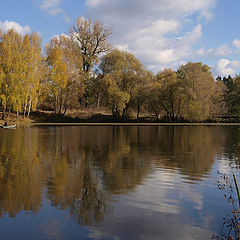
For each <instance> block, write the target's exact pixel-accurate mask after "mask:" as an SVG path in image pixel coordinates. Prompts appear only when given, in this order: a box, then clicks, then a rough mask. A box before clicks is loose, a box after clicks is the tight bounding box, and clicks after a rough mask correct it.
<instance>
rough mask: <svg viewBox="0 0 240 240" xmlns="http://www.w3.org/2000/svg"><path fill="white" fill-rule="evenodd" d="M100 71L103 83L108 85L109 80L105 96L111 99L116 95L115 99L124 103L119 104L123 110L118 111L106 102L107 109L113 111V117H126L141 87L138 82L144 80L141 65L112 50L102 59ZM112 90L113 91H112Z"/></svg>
mask: <svg viewBox="0 0 240 240" xmlns="http://www.w3.org/2000/svg"><path fill="white" fill-rule="evenodd" d="M100 69H101V71H102V75H103V78H104V79H105V82H106V81H107V82H108V83H109V79H111V81H110V82H111V84H109V85H108V86H109V88H108V87H106V88H105V90H106V96H109V97H111V98H113V95H114V94H116V96H115V97H116V98H117V99H122V100H121V101H122V102H123V103H124V105H122V104H121V106H123V108H121V109H119V108H118V107H115V108H113V107H114V105H112V104H111V102H108V104H110V105H109V107H110V108H111V109H112V110H113V109H114V112H113V113H114V114H115V115H117V116H120V115H121V116H122V117H126V116H127V113H128V109H129V107H130V105H131V103H133V101H134V99H135V98H136V97H137V93H138V87H139V86H141V84H140V82H142V81H143V80H144V79H145V78H144V76H145V73H146V71H145V70H144V67H143V65H142V64H141V62H140V61H139V60H138V59H137V58H136V57H135V56H134V55H132V54H130V53H128V52H124V51H119V50H113V51H111V52H110V53H108V54H106V55H105V56H103V57H102V59H101V64H100ZM106 79H107V80H106ZM113 86H114V87H113ZM113 89H115V90H114V91H113ZM118 101H120V100H118Z"/></svg>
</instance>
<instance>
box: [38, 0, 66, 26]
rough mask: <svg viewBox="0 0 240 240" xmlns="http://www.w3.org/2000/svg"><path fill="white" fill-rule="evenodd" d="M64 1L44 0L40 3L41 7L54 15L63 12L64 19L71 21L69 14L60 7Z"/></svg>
mask: <svg viewBox="0 0 240 240" xmlns="http://www.w3.org/2000/svg"><path fill="white" fill-rule="evenodd" d="M62 2H63V0H42V4H41V5H40V8H41V9H42V10H43V11H45V12H47V13H48V14H49V15H52V16H56V15H58V14H62V15H63V18H64V21H65V22H69V21H70V19H69V17H68V15H67V14H66V13H65V11H64V10H63V9H62V8H60V7H59V6H60V4H61V3H62Z"/></svg>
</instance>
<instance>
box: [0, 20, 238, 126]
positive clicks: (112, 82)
mask: <svg viewBox="0 0 240 240" xmlns="http://www.w3.org/2000/svg"><path fill="white" fill-rule="evenodd" d="M110 35H111V29H110V28H108V27H107V26H104V25H103V24H101V23H100V22H98V21H92V20H91V19H84V18H78V19H77V21H76V23H75V24H74V25H73V26H72V27H70V29H69V31H68V34H63V35H60V36H55V37H53V38H52V39H51V40H50V42H49V43H48V44H46V46H45V49H44V51H43V50H42V40H41V37H40V36H39V35H38V34H36V33H31V34H26V35H25V36H22V35H20V34H19V33H17V32H16V31H15V30H14V29H11V30H8V31H7V32H1V31H0V107H1V109H2V118H3V119H4V118H5V116H6V113H7V112H11V111H12V112H16V113H17V115H18V114H23V116H24V117H28V116H29V114H30V113H31V112H32V111H36V110H46V109H47V110H51V111H52V113H53V114H56V115H62V114H63V115H64V114H65V113H66V112H67V110H71V109H80V108H89V107H92V106H95V107H96V108H99V107H104V108H108V109H109V110H110V111H111V112H112V115H113V117H114V118H116V119H127V118H128V117H129V115H130V114H131V112H135V113H136V118H137V119H139V117H140V113H141V112H142V111H143V110H144V111H145V112H148V113H149V114H154V115H155V117H156V120H160V119H161V120H165V121H170V122H178V121H206V120H214V119H216V116H220V115H237V116H238V115H239V116H240V94H239V93H240V76H236V77H233V78H232V77H231V76H229V77H228V78H226V77H224V78H222V77H220V76H219V77H218V78H217V79H216V80H215V79H214V77H213V75H212V73H211V69H210V67H209V66H208V65H206V64H202V63H200V62H198V63H193V62H189V63H187V64H185V65H182V66H180V67H179V68H178V69H177V70H176V71H174V70H172V69H170V68H169V69H164V70H161V71H159V72H158V73H157V74H155V73H153V72H151V71H148V70H147V69H146V67H145V66H144V65H143V64H142V63H141V62H140V61H139V59H137V58H136V57H135V56H134V55H133V54H131V53H129V52H126V51H120V50H118V49H115V48H114V47H113V46H112V45H111V44H110V43H109V41H108V39H109V36H110Z"/></svg>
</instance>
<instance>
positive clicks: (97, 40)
mask: <svg viewBox="0 0 240 240" xmlns="http://www.w3.org/2000/svg"><path fill="white" fill-rule="evenodd" d="M110 34H111V30H110V28H108V27H106V26H104V25H103V24H102V23H100V22H98V21H92V20H91V19H85V18H82V17H79V18H78V19H77V21H76V23H75V24H74V25H73V26H72V27H71V28H70V31H69V36H70V37H71V39H72V42H73V43H74V44H75V47H76V49H77V50H78V51H79V53H80V55H81V61H80V63H81V66H80V70H81V74H82V75H83V77H84V83H85V91H84V97H83V101H84V102H85V106H89V105H91V104H93V103H94V97H96V89H95V86H96V81H95V80H98V78H96V76H95V75H94V71H93V67H94V66H95V65H96V64H97V63H98V60H99V57H100V56H101V55H102V54H104V53H106V52H108V51H109V49H110V44H109V43H108V42H107V39H108V37H109V36H110ZM99 96H100V95H99V94H97V101H99Z"/></svg>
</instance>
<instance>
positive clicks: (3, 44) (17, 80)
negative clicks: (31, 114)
mask: <svg viewBox="0 0 240 240" xmlns="http://www.w3.org/2000/svg"><path fill="white" fill-rule="evenodd" d="M23 52H24V50H23V38H22V36H21V35H20V34H18V33H17V32H15V31H14V29H12V30H9V31H8V32H6V33H3V34H2V35H1V39H0V66H1V69H2V70H1V71H2V72H3V73H4V78H3V81H2V84H1V92H0V97H1V103H2V106H3V117H4V115H5V114H4V113H5V110H6V108H8V109H9V110H10V109H12V110H14V111H16V112H17V113H18V112H21V110H22V106H23V90H24V87H25V85H24V82H23V79H24V77H25V76H24V72H23V69H24V57H23V56H24V54H23Z"/></svg>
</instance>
